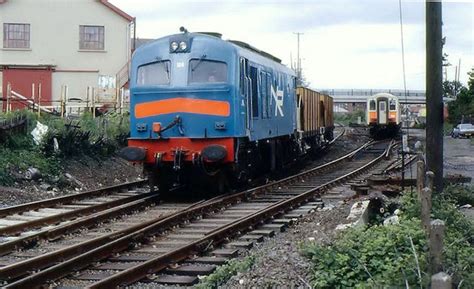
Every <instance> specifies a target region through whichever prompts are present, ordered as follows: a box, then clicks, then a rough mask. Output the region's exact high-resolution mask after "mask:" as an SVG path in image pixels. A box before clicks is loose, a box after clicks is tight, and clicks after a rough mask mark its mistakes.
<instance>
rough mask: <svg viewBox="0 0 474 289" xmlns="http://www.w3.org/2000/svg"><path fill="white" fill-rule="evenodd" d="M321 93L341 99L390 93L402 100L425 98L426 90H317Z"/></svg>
mask: <svg viewBox="0 0 474 289" xmlns="http://www.w3.org/2000/svg"><path fill="white" fill-rule="evenodd" d="M316 90H317V91H319V92H321V93H325V94H328V95H331V96H341V97H351V96H356V97H362V96H363V97H367V96H372V95H374V94H377V93H382V92H386V93H390V94H393V95H395V96H398V97H400V98H404V97H405V96H406V97H420V98H425V97H426V93H425V91H424V90H407V91H406V93H405V90H403V89H316Z"/></svg>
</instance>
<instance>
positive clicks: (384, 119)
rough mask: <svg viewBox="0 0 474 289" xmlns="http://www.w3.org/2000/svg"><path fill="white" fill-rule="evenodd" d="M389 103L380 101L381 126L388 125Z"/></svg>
mask: <svg viewBox="0 0 474 289" xmlns="http://www.w3.org/2000/svg"><path fill="white" fill-rule="evenodd" d="M387 117H388V113H387V101H386V100H381V101H379V124H387Z"/></svg>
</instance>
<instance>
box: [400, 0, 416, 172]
mask: <svg viewBox="0 0 474 289" xmlns="http://www.w3.org/2000/svg"><path fill="white" fill-rule="evenodd" d="M398 10H399V15H400V42H401V46H402V73H403V91H404V94H405V107H404V112H405V117H406V120H407V127H406V132H407V139H409V138H410V125H409V124H408V96H407V80H406V71H405V43H404V41H403V40H404V37H403V9H402V0H398ZM402 127H403V125H402ZM402 150H403V148H402ZM404 169H405V168H402V170H404ZM410 177H411V178H413V173H412V169H411V166H410Z"/></svg>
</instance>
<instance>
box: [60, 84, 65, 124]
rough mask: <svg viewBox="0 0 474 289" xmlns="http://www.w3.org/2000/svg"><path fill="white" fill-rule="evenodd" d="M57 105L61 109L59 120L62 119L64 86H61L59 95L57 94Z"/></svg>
mask: <svg viewBox="0 0 474 289" xmlns="http://www.w3.org/2000/svg"><path fill="white" fill-rule="evenodd" d="M59 105H60V109H61V118H63V117H64V85H61V93H60V94H59Z"/></svg>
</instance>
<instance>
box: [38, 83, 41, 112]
mask: <svg viewBox="0 0 474 289" xmlns="http://www.w3.org/2000/svg"><path fill="white" fill-rule="evenodd" d="M40 117H41V82H40V83H39V84H38V118H40Z"/></svg>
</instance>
